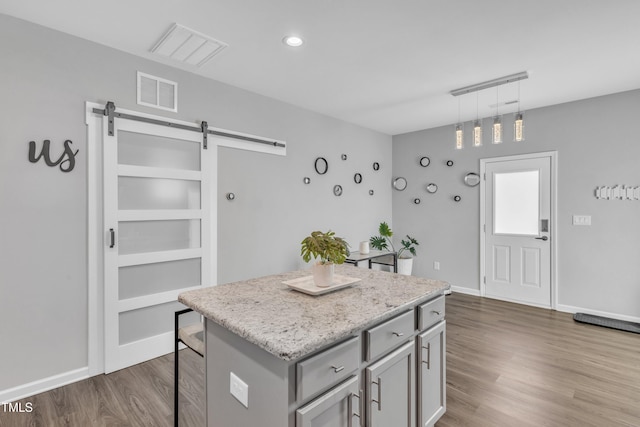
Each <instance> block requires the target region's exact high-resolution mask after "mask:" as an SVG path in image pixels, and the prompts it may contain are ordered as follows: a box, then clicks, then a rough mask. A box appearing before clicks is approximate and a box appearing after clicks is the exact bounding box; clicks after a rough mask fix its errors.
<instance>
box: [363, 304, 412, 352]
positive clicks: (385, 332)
mask: <svg viewBox="0 0 640 427" xmlns="http://www.w3.org/2000/svg"><path fill="white" fill-rule="evenodd" d="M413 325H414V316H413V311H407V312H406V313H404V314H401V315H400V316H397V317H394V318H393V319H390V320H387V321H386V322H384V323H382V324H380V325H378V326H376V327H374V328H371V329H369V330H367V331H366V332H365V336H366V338H367V347H366V354H365V358H366V360H367V361H370V360H373V359H375V358H377V357H378V356H381V355H382V354H384V353H386V352H387V351H389V350H392V349H393V348H395V347H397V346H398V345H400V344H402V343H403V342H404V341H406V340H407V339H408V338H410V337H411V336H412V334H413V329H414V328H413Z"/></svg>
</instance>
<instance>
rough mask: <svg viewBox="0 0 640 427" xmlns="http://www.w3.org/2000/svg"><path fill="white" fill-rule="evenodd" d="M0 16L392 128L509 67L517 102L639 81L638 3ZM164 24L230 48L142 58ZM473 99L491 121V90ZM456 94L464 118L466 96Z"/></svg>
mask: <svg viewBox="0 0 640 427" xmlns="http://www.w3.org/2000/svg"><path fill="white" fill-rule="evenodd" d="M0 12H1V13H5V14H7V15H12V16H15V17H18V18H22V19H25V20H27V21H31V22H35V23H38V24H41V25H44V26H47V27H51V28H54V29H57V30H60V31H63V32H66V33H69V34H73V35H76V36H78V37H82V38H85V39H88V40H92V41H95V42H98V43H101V44H104V45H107V46H111V47H114V48H116V49H119V50H123V51H126V52H129V53H132V54H135V55H139V56H142V57H145V58H149V59H152V60H155V61H158V62H163V63H165V64H169V65H173V66H175V67H177V68H181V69H184V70H188V71H190V72H193V73H196V74H199V75H203V76H207V77H210V78H212V79H215V80H218V81H221V82H225V83H228V84H230V85H233V86H237V87H240V88H244V89H247V90H250V91H253V92H257V93H260V94H263V95H266V96H269V97H272V98H276V99H280V100H282V101H285V102H288V103H291V104H294V105H297V106H300V107H304V108H307V109H310V110H313V111H317V112H320V113H323V114H327V115H329V116H333V117H337V118H340V119H342V120H346V121H348V122H352V123H356V124H359V125H362V126H365V127H367V128H371V129H375V130H378V131H381V132H384V133H387V134H391V135H395V134H399V133H405V132H410V131H414V130H419V129H425V128H431V127H435V126H440V125H447V124H451V123H454V122H456V121H457V120H458V98H454V97H452V96H451V95H449V92H450V91H451V90H453V89H457V88H460V87H464V86H467V85H471V84H475V83H480V82H483V81H487V80H492V79H495V78H498V77H502V76H505V75H509V74H513V73H517V72H520V71H527V72H528V73H529V79H528V80H524V81H523V82H521V86H520V88H521V102H522V109H524V110H526V109H531V108H536V107H541V106H546V105H552V104H558V103H562V102H568V101H573V100H577V99H584V98H590V97H594V96H599V95H604V94H609V93H615V92H621V91H626V90H631V89H637V88H640V51H639V49H638V43H639V42H640V25H639V24H638V18H639V17H640V1H638V0H528V1H523V0H395V1H394V0H108V1H96V0H56V1H51V0H29V1H15V0H0ZM175 22H177V23H179V24H182V25H184V26H186V27H189V28H192V29H194V30H197V31H199V32H201V33H204V34H207V35H209V36H211V37H213V38H215V39H218V40H221V41H223V42H225V43H228V44H229V47H228V48H227V49H225V50H224V51H223V52H222V53H221V54H220V55H218V56H216V57H215V58H213V59H212V60H211V61H209V62H208V63H207V64H205V65H204V66H202V67H201V68H195V67H194V66H187V65H182V64H179V63H175V62H173V61H172V60H169V59H164V58H161V57H159V56H157V55H153V54H151V53H150V52H149V51H150V49H151V48H152V47H153V46H154V44H155V43H156V41H157V40H158V39H159V38H160V36H161V35H163V34H164V33H165V32H166V31H167V30H168V29H169V28H170V27H171V26H172V24H173V23H175ZM287 34H297V35H300V36H301V37H303V38H304V40H305V41H306V43H305V44H304V45H303V46H302V47H301V48H297V49H293V48H290V47H287V46H285V45H284V44H283V43H282V41H281V40H282V38H283V36H284V35H287ZM517 89H518V84H517V83H515V84H509V85H505V86H501V88H500V90H499V92H498V96H499V99H500V101H501V102H503V101H509V100H512V99H515V98H516V97H517ZM478 97H479V100H478V105H479V110H480V111H479V115H480V116H484V117H488V116H491V115H492V114H493V113H494V111H495V110H493V109H491V108H489V105H491V104H495V103H496V98H497V94H496V89H495V88H494V89H488V90H485V91H482V92H480V93H479V94H478ZM460 98H461V99H460V109H461V118H462V120H465V121H466V120H471V119H474V118H475V116H476V95H475V94H471V95H465V96H462V97H460ZM515 108H516V107H515V106H513V105H512V106H508V107H504V108H503V110H504V111H503V112H505V113H506V112H513V111H514V110H515Z"/></svg>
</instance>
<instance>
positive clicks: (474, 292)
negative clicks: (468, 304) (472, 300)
mask: <svg viewBox="0 0 640 427" xmlns="http://www.w3.org/2000/svg"><path fill="white" fill-rule="evenodd" d="M451 290H452V291H453V292H455V293H458V294H467V295H473V296H476V297H479V296H480V289H471V288H464V287H462V286H451Z"/></svg>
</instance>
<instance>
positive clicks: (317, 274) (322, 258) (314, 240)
mask: <svg viewBox="0 0 640 427" xmlns="http://www.w3.org/2000/svg"><path fill="white" fill-rule="evenodd" d="M335 234H336V233H334V232H333V231H331V230H329V231H327V232H326V233H323V232H322V231H314V232H312V233H311V235H310V236H307V237H305V238H304V240H303V241H302V242H301V244H302V248H301V250H300V255H302V259H303V260H304V261H305V262H309V261H311V258H315V259H317V261H316V263H315V264H314V265H313V266H312V267H311V271H312V273H313V281H314V283H315V285H316V286H319V287H325V288H326V287H327V286H329V285H331V284H332V283H333V272H334V265H335V264H342V263H343V262H344V260H345V259H346V258H347V256H348V255H349V249H348V247H349V245H348V243H347V242H346V241H345V240H344V239H342V238H341V237H337V236H336V235H335Z"/></svg>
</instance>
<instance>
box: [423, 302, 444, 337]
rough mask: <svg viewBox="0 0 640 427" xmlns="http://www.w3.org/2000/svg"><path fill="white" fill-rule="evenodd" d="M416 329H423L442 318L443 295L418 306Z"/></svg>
mask: <svg viewBox="0 0 640 427" xmlns="http://www.w3.org/2000/svg"><path fill="white" fill-rule="evenodd" d="M417 310H418V330H420V331H424V330H425V329H428V328H430V327H432V326H433V325H435V324H436V323H438V322H440V321H441V320H443V319H444V295H443V296H439V297H438V298H436V299H432V300H431V301H428V302H426V303H424V304H422V305H419V306H418V308H417Z"/></svg>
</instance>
